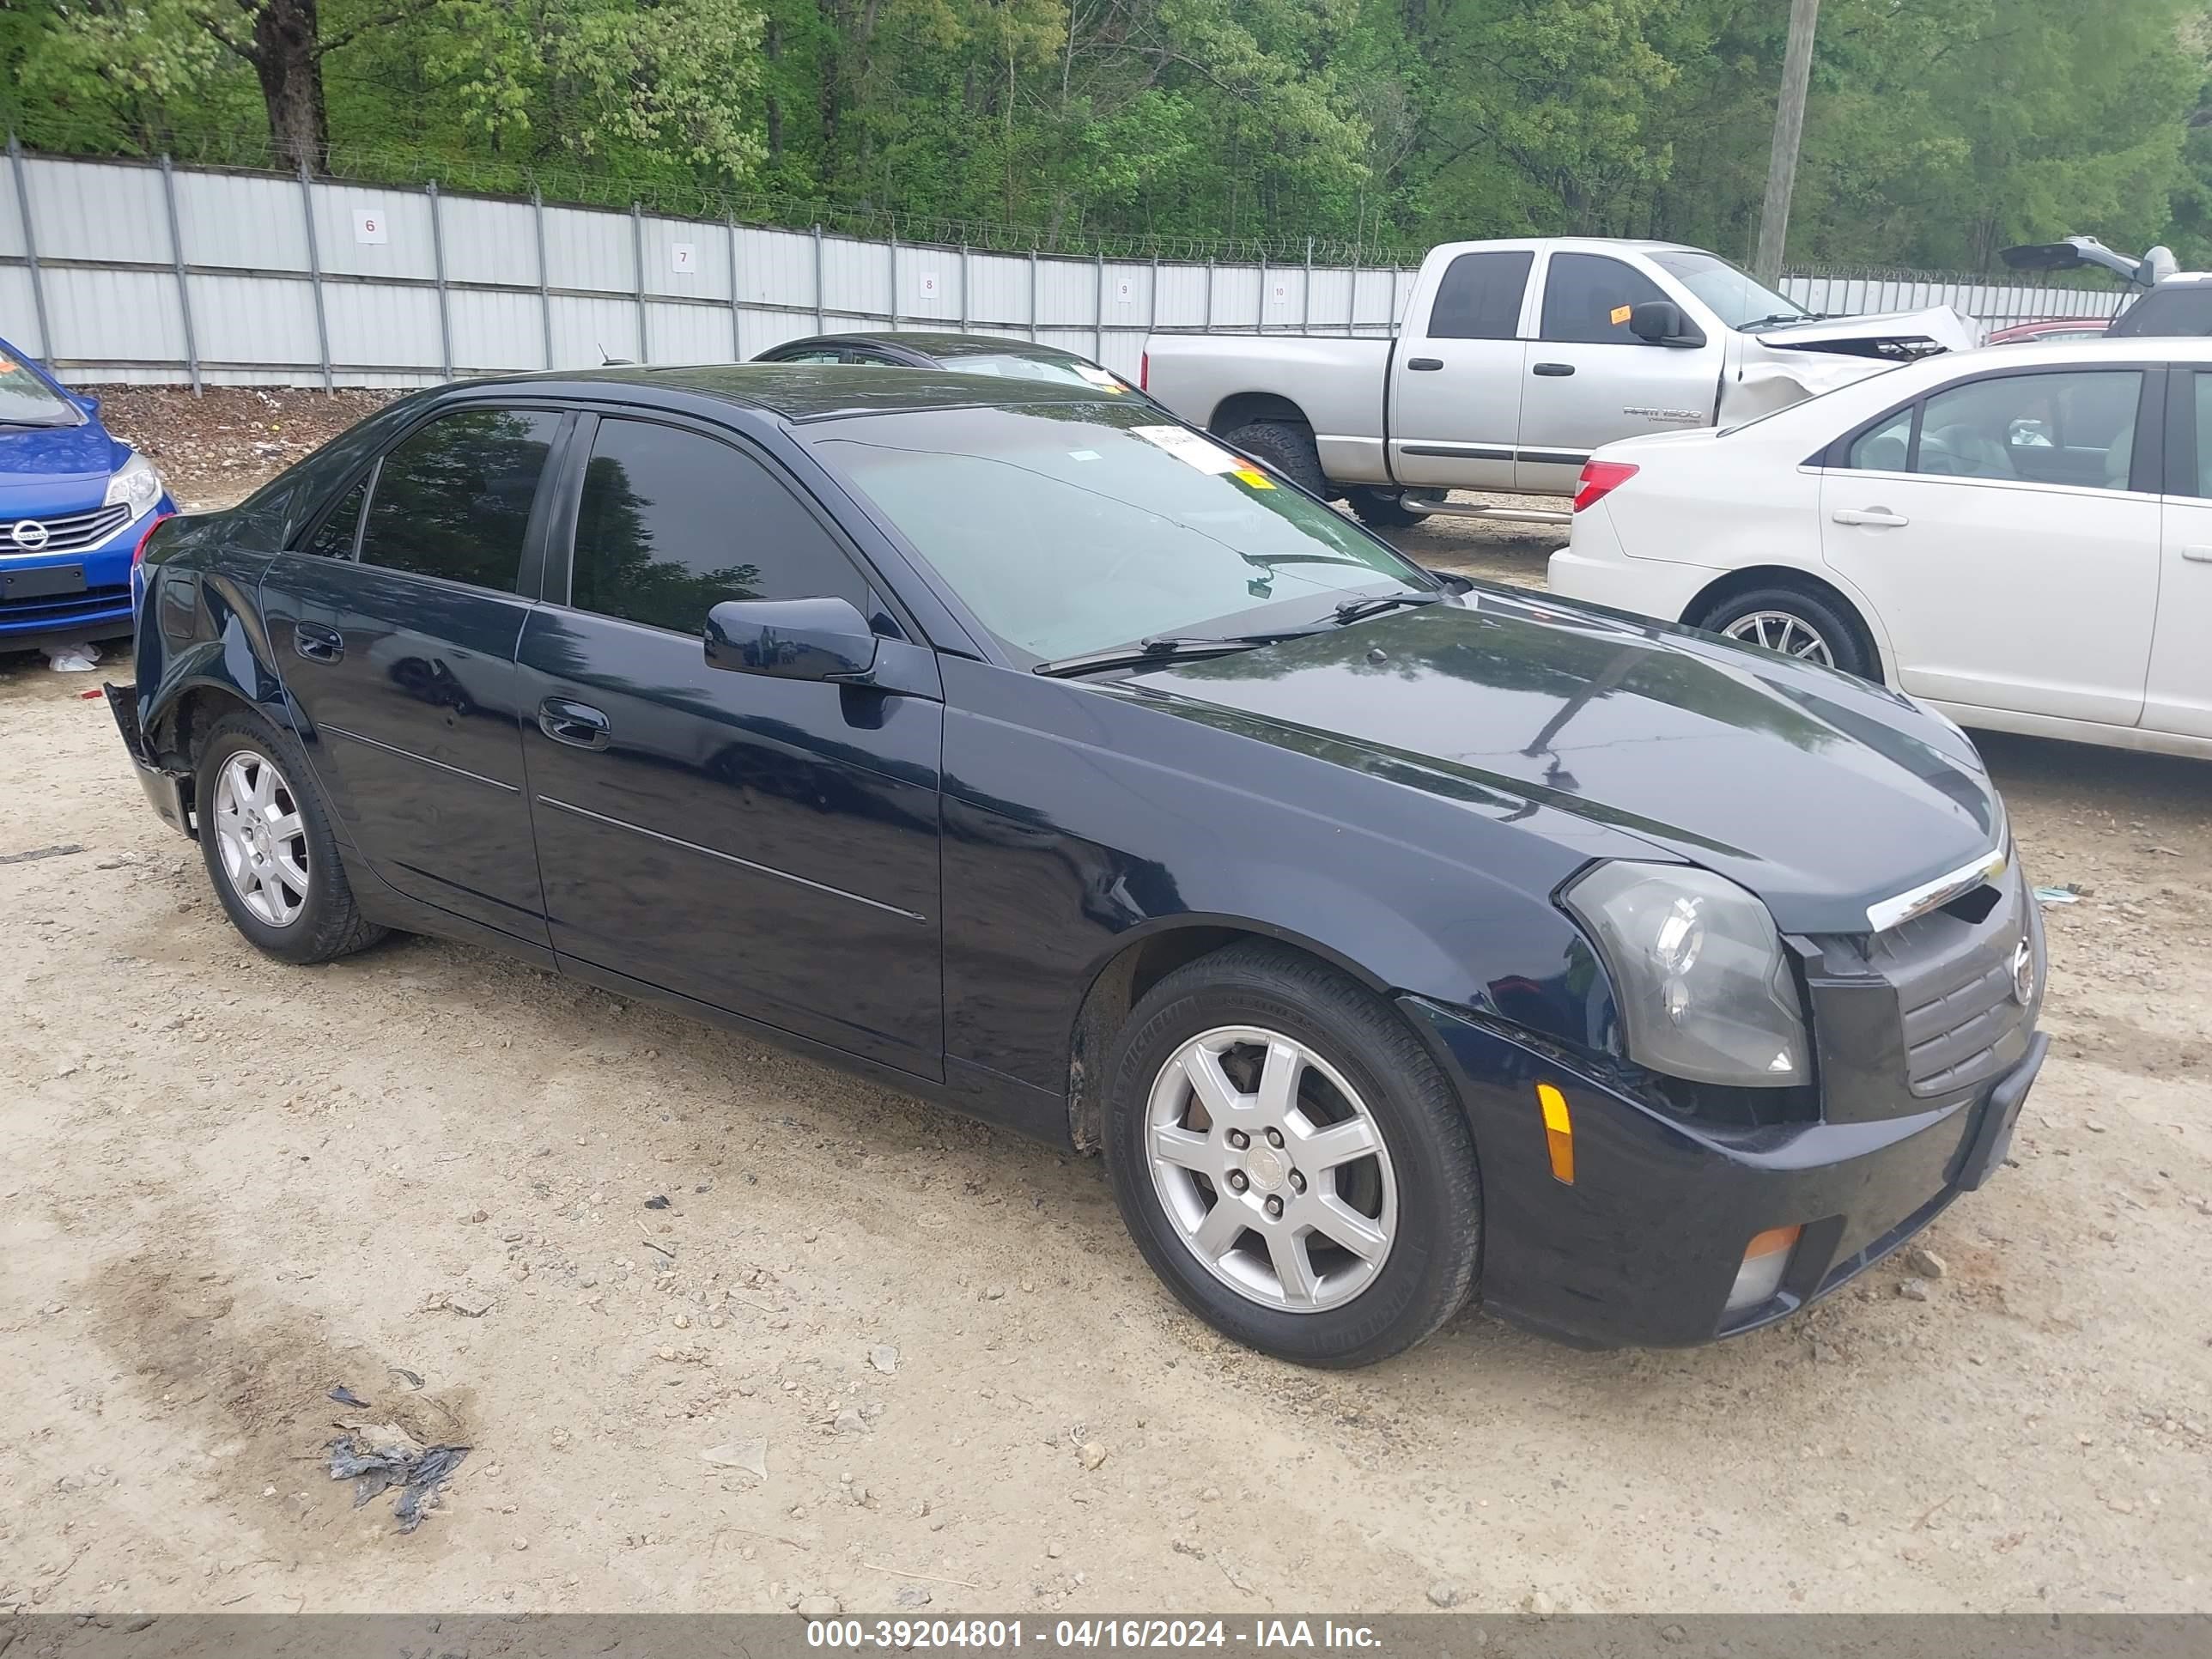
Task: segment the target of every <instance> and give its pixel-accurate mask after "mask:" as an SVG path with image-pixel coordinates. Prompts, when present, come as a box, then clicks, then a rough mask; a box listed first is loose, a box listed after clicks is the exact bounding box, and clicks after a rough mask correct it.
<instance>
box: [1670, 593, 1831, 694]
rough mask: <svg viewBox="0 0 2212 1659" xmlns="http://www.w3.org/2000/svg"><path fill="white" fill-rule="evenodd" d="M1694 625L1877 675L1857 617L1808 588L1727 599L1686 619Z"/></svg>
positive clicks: (1825, 663)
mask: <svg viewBox="0 0 2212 1659" xmlns="http://www.w3.org/2000/svg"><path fill="white" fill-rule="evenodd" d="M1687 620H1688V621H1689V622H1690V623H1691V624H1692V626H1693V627H1697V628H1703V629H1707V630H1709V631H1711V632H1712V633H1715V634H1720V635H1725V636H1726V637H1728V638H1729V639H1732V640H1741V641H1743V643H1745V644H1746V645H1756V646H1760V647H1764V648H1765V649H1766V650H1769V651H1772V652H1776V653H1779V654H1780V655H1782V656H1785V657H1795V658H1796V659H1797V660H1798V661H1800V662H1814V663H1819V664H1820V665H1821V666H1822V667H1823V668H1837V669H1841V670H1842V671H1844V673H1846V674H1856V675H1857V676H1858V677H1859V678H1861V679H1872V678H1875V665H1874V650H1873V647H1870V646H1869V644H1868V643H1867V641H1866V635H1865V631H1864V629H1862V628H1861V627H1860V625H1859V623H1858V619H1857V617H1852V616H1850V614H1849V613H1848V612H1847V611H1845V610H1844V608H1843V607H1842V606H1841V605H1838V603H1837V602H1836V601H1834V600H1832V599H1828V598H1826V596H1825V595H1823V594H1820V593H1817V592H1814V591H1813V590H1812V589H1810V588H1805V587H1797V586H1789V585H1777V586H1771V587H1761V588H1757V589H1754V590H1753V591H1751V592H1743V593H1735V594H1731V595H1729V597H1728V598H1727V599H1723V600H1721V601H1720V602H1719V603H1718V604H1717V605H1710V606H1708V607H1707V608H1706V609H1705V611H1704V613H1703V614H1702V615H1699V616H1697V617H1690V618H1688V619H1687Z"/></svg>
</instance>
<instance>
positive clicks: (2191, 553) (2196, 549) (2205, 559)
mask: <svg viewBox="0 0 2212 1659" xmlns="http://www.w3.org/2000/svg"><path fill="white" fill-rule="evenodd" d="M2181 556H2182V557H2183V558H2185V559H2186V560H2188V561H2189V562H2190V563H2191V564H2212V547H2208V546H2206V545H2205V544H2203V542H2192V543H2191V544H2189V545H2188V546H2186V547H2185V548H2183V549H2182V550H2181Z"/></svg>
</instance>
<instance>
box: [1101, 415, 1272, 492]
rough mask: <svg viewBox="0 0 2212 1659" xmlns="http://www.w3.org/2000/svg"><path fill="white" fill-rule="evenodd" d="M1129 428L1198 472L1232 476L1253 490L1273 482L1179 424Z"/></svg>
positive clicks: (1147, 441)
mask: <svg viewBox="0 0 2212 1659" xmlns="http://www.w3.org/2000/svg"><path fill="white" fill-rule="evenodd" d="M1129 430H1130V431H1131V432H1132V433H1133V435H1136V436H1137V437H1139V438H1142V439H1143V440H1144V441H1146V443H1148V444H1152V445H1153V446H1154V447H1158V448H1160V449H1164V450H1166V451H1167V453H1169V454H1170V455H1172V456H1174V457H1175V458H1176V459H1177V460H1179V461H1181V462H1182V464H1183V465H1186V466H1194V467H1196V468H1197V469H1198V470H1199V471H1200V472H1207V473H1213V474H1216V475H1219V476H1223V477H1231V478H1234V479H1236V480H1237V483H1241V484H1249V485H1250V486H1251V487H1252V488H1253V489H1273V488H1274V487H1275V485H1274V481H1273V479H1271V478H1269V477H1267V474H1266V473H1264V472H1262V471H1260V470H1259V469H1258V468H1257V467H1255V466H1254V465H1252V464H1251V463H1250V462H1249V461H1248V460H1246V459H1244V458H1243V456H1242V455H1235V454H1231V453H1230V452H1229V451H1228V450H1225V449H1224V448H1223V447H1221V446H1220V445H1219V444H1216V443H1209V442H1207V441H1206V440H1205V439H1204V438H1201V437H1200V436H1199V435H1198V434H1196V433H1195V432H1188V431H1186V430H1184V429H1183V428H1182V427H1179V426H1133V427H1131V428H1129Z"/></svg>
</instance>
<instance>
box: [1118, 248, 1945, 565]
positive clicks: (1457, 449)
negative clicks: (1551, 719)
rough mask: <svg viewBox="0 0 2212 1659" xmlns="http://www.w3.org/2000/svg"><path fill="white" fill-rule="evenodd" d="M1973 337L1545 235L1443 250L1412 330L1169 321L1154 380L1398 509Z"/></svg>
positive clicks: (1427, 278) (1190, 415) (1419, 286)
mask: <svg viewBox="0 0 2212 1659" xmlns="http://www.w3.org/2000/svg"><path fill="white" fill-rule="evenodd" d="M1970 344H1972V330H1971V328H1970V327H1969V325H1967V324H1966V320H1965V319H1963V318H1960V317H1959V316H1958V315H1957V313H1954V312H1951V311H1948V310H1939V311H1935V312H1924V313H1911V314H1909V315H1905V316H1899V317H1885V318H1864V317H1857V318H1846V319H1832V320H1831V319H1822V318H1817V317H1814V315H1812V314H1811V313H1808V312H1807V311H1806V310H1805V309H1804V308H1803V307H1801V306H1799V305H1797V304H1796V303H1795V302H1794V301H1790V300H1789V299H1787V298H1785V297H1784V295H1781V294H1778V293H1777V292H1775V291H1774V290H1773V289H1770V288H1768V287H1767V286H1766V285H1765V284H1764V283H1759V281H1757V280H1756V279H1754V278H1753V277H1752V276H1747V274H1746V273H1744V272H1743V271H1741V270H1737V269H1736V268H1735V266H1734V265H1732V264H1729V262H1728V261H1727V260H1725V259H1723V258H1720V257H1719V256H1718V255H1717V254H1713V253H1709V252H1705V251H1704V250H1703V249H1700V248H1692V247H1684V246H1677V245H1675V244H1672V243H1665V242H1641V241H1620V240H1608V239H1600V238H1567V237H1554V238H1533V239H1528V240H1498V241H1480V242H1452V243H1447V244H1445V245H1443V246H1439V247H1437V248H1435V249H1432V250H1431V252H1430V253H1429V254H1428V256H1427V258H1425V259H1424V260H1423V262H1422V264H1421V270H1420V274H1419V277H1418V278H1417V279H1416V282H1415V283H1414V286H1413V291H1412V294H1411V295H1410V296H1409V298H1408V301H1407V307H1406V313H1405V316H1404V318H1403V319H1402V320H1401V323H1400V325H1399V328H1398V331H1397V334H1396V337H1395V338H1394V339H1392V340H1389V341H1383V340H1356V339H1354V340H1345V339H1337V340H1326V339H1316V338H1310V337H1291V338H1285V337H1281V336H1271V337H1267V338H1265V339H1255V338H1251V337H1237V336H1222V335H1218V334H1217V335H1212V336H1202V337H1196V338H1193V337H1188V336H1164V335H1155V336H1153V337H1152V338H1151V339H1150V340H1149V341H1147V343H1146V386H1147V389H1148V390H1149V391H1150V392H1151V393H1152V395H1153V396H1154V397H1155V398H1158V399H1159V400H1160V401H1162V402H1164V403H1165V404H1167V405H1168V406H1169V407H1170V409H1172V410H1175V411H1176V413H1177V414H1179V415H1181V416H1182V417H1183V418H1184V419H1186V420H1188V421H1191V422H1194V423H1197V424H1200V425H1204V426H1206V427H1208V428H1211V429H1212V430H1214V431H1216V432H1218V433H1221V434H1222V435H1225V436H1230V437H1235V436H1237V435H1238V434H1239V433H1240V432H1242V433H1246V441H1249V442H1250V444H1251V446H1252V447H1253V448H1254V449H1255V451H1256V452H1257V453H1262V454H1264V455H1265V456H1266V458H1267V459H1270V460H1273V461H1276V462H1277V463H1278V464H1279V465H1285V464H1286V463H1287V465H1286V470H1288V471H1291V473H1292V476H1294V477H1299V476H1300V475H1301V474H1302V473H1304V472H1306V471H1309V469H1308V468H1307V467H1306V466H1305V465H1304V462H1305V460H1306V456H1307V449H1306V447H1307V446H1310V454H1311V459H1312V463H1313V465H1312V466H1311V468H1310V471H1311V472H1312V473H1313V474H1315V475H1316V476H1318V477H1320V478H1321V479H1322V480H1324V481H1325V483H1326V484H1327V486H1328V488H1327V490H1326V491H1324V492H1323V493H1328V494H1332V495H1349V496H1350V497H1351V499H1352V504H1353V506H1354V507H1355V508H1358V510H1359V511H1360V513H1361V516H1363V517H1365V518H1368V519H1369V520H1370V522H1377V523H1393V522H1405V521H1407V518H1408V517H1409V516H1410V515H1412V514H1414V513H1422V512H1433V511H1437V510H1440V509H1441V506H1442V501H1441V495H1440V492H1442V491H1445V490H1450V489H1482V490H1501V491H1502V490H1510V491H1514V492H1516V493H1520V494H1524V495H1572V494H1573V493H1574V491H1575V489H1576V483H1577V478H1578V477H1579V476H1580V473H1581V471H1582V467H1583V463H1584V462H1585V461H1587V460H1588V459H1589V455H1590V452H1591V451H1592V450H1594V449H1595V448H1596V447H1598V446H1600V445H1601V444H1606V443H1610V442H1613V441H1614V440H1616V439H1620V438H1630V437H1640V436H1643V435H1647V434H1650V433H1653V432H1659V431H1666V430H1670V429H1675V428H1700V427H1711V426H1714V425H1717V424H1721V423H1723V422H1736V421H1741V420H1745V419H1748V418H1751V417H1752V416H1757V415H1761V414H1765V413H1767V412H1769V411H1770V410H1774V409H1778V408H1781V407H1783V406H1784V405H1785V404H1790V403H1794V402H1796V401H1797V400H1798V399H1800V398H1805V397H1808V396H1810V395H1812V394H1813V393H1814V392H1824V391H1827V390H1829V389H1830V388H1832V386H1840V385H1843V384H1845V383H1846V382H1848V381H1850V380H1857V379H1860V378H1862V377H1863V376H1864V375H1866V374H1873V373H1875V372H1878V371H1879V370H1880V369H1881V368H1887V367H1889V366H1891V365H1893V364H1894V363H1897V362H1903V361H1905V360H1907V359H1909V358H1911V357H1913V356H1923V355H1925V354H1926V353H1928V352H1931V351H1941V350H1945V349H1955V348H1959V347H1964V346H1966V345H1970ZM1255 425H1261V426H1266V427H1267V428H1269V429H1268V430H1266V431H1263V432H1258V433H1249V432H1248V431H1247V429H1248V428H1251V427H1253V426H1255ZM1300 481H1301V482H1308V481H1309V480H1308V479H1307V478H1306V477H1300Z"/></svg>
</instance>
